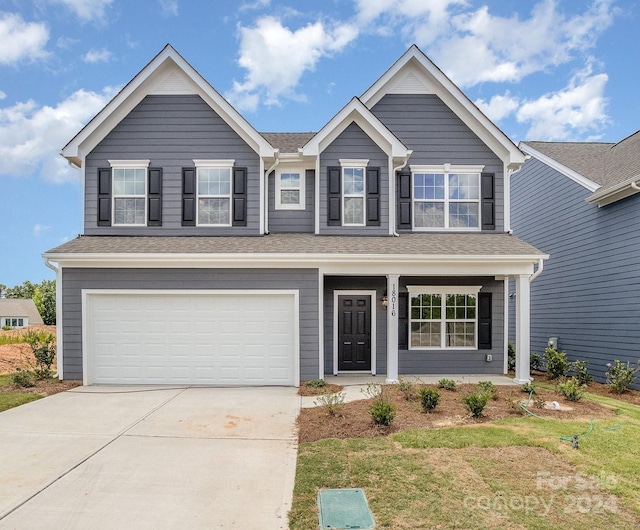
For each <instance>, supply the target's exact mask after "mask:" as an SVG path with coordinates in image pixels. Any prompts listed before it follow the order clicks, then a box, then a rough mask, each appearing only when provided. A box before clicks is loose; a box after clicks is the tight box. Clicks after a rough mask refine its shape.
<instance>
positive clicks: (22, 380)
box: [11, 368, 35, 388]
mask: <svg viewBox="0 0 640 530" xmlns="http://www.w3.org/2000/svg"><path fill="white" fill-rule="evenodd" d="M11 382H12V383H13V384H14V385H17V386H19V387H22V388H30V387H32V386H34V385H35V383H34V382H33V376H32V375H31V373H30V372H28V371H27V370H22V369H20V368H16V371H15V372H14V373H12V374H11Z"/></svg>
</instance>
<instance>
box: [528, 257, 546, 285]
mask: <svg viewBox="0 0 640 530" xmlns="http://www.w3.org/2000/svg"><path fill="white" fill-rule="evenodd" d="M543 270H544V260H543V259H542V258H540V260H539V261H538V269H537V270H536V272H534V273H533V274H532V275H531V277H530V278H529V283H532V282H533V280H535V279H536V278H537V277H538V276H540V275H541V274H542V271H543Z"/></svg>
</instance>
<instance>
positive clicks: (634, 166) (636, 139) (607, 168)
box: [523, 131, 640, 188]
mask: <svg viewBox="0 0 640 530" xmlns="http://www.w3.org/2000/svg"><path fill="white" fill-rule="evenodd" d="M523 143H524V144H526V145H528V146H530V147H532V148H533V149H535V150H536V151H539V152H540V153H542V154H543V155H546V156H548V157H549V158H553V159H554V160H556V161H557V162H560V163H561V164H562V165H564V166H567V167H568V168H569V169H572V170H574V171H576V172H577V173H580V174H581V175H582V176H584V177H587V178H588V179H589V180H592V181H593V182H595V183H596V184H600V185H601V186H602V187H603V188H608V187H610V186H615V185H617V184H620V183H622V182H624V181H626V180H628V179H630V178H632V177H635V176H640V131H637V132H635V133H633V134H632V135H631V136H628V137H627V138H625V139H623V140H621V141H619V142H618V143H610V142H537V141H531V142H529V141H525V142H523Z"/></svg>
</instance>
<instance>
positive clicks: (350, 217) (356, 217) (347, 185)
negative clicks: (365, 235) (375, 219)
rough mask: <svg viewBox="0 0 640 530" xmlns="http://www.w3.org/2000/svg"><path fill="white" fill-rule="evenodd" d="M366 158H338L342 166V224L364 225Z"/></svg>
mask: <svg viewBox="0 0 640 530" xmlns="http://www.w3.org/2000/svg"><path fill="white" fill-rule="evenodd" d="M368 163H369V161H368V160H340V167H341V168H342V213H343V215H342V219H343V221H342V224H343V225H344V226H365V225H366V205H365V193H366V186H365V173H366V167H367V164H368Z"/></svg>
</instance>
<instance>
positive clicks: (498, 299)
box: [398, 276, 504, 375]
mask: <svg viewBox="0 0 640 530" xmlns="http://www.w3.org/2000/svg"><path fill="white" fill-rule="evenodd" d="M407 285H433V286H438V285H446V286H463V285H481V286H482V289H481V290H480V292H481V293H491V294H492V296H491V313H492V315H491V349H487V350H406V349H401V350H399V352H398V371H399V373H400V374H407V375H411V374H433V375H436V374H501V373H503V371H504V282H503V281H498V280H496V279H495V278H493V277H491V278H488V277H478V278H443V277H415V278H411V277H406V276H402V277H400V292H406V291H407ZM409 303H411V302H409ZM409 325H410V324H409ZM487 355H491V356H492V357H493V359H492V360H491V361H490V362H488V361H487V360H486V356H487Z"/></svg>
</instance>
